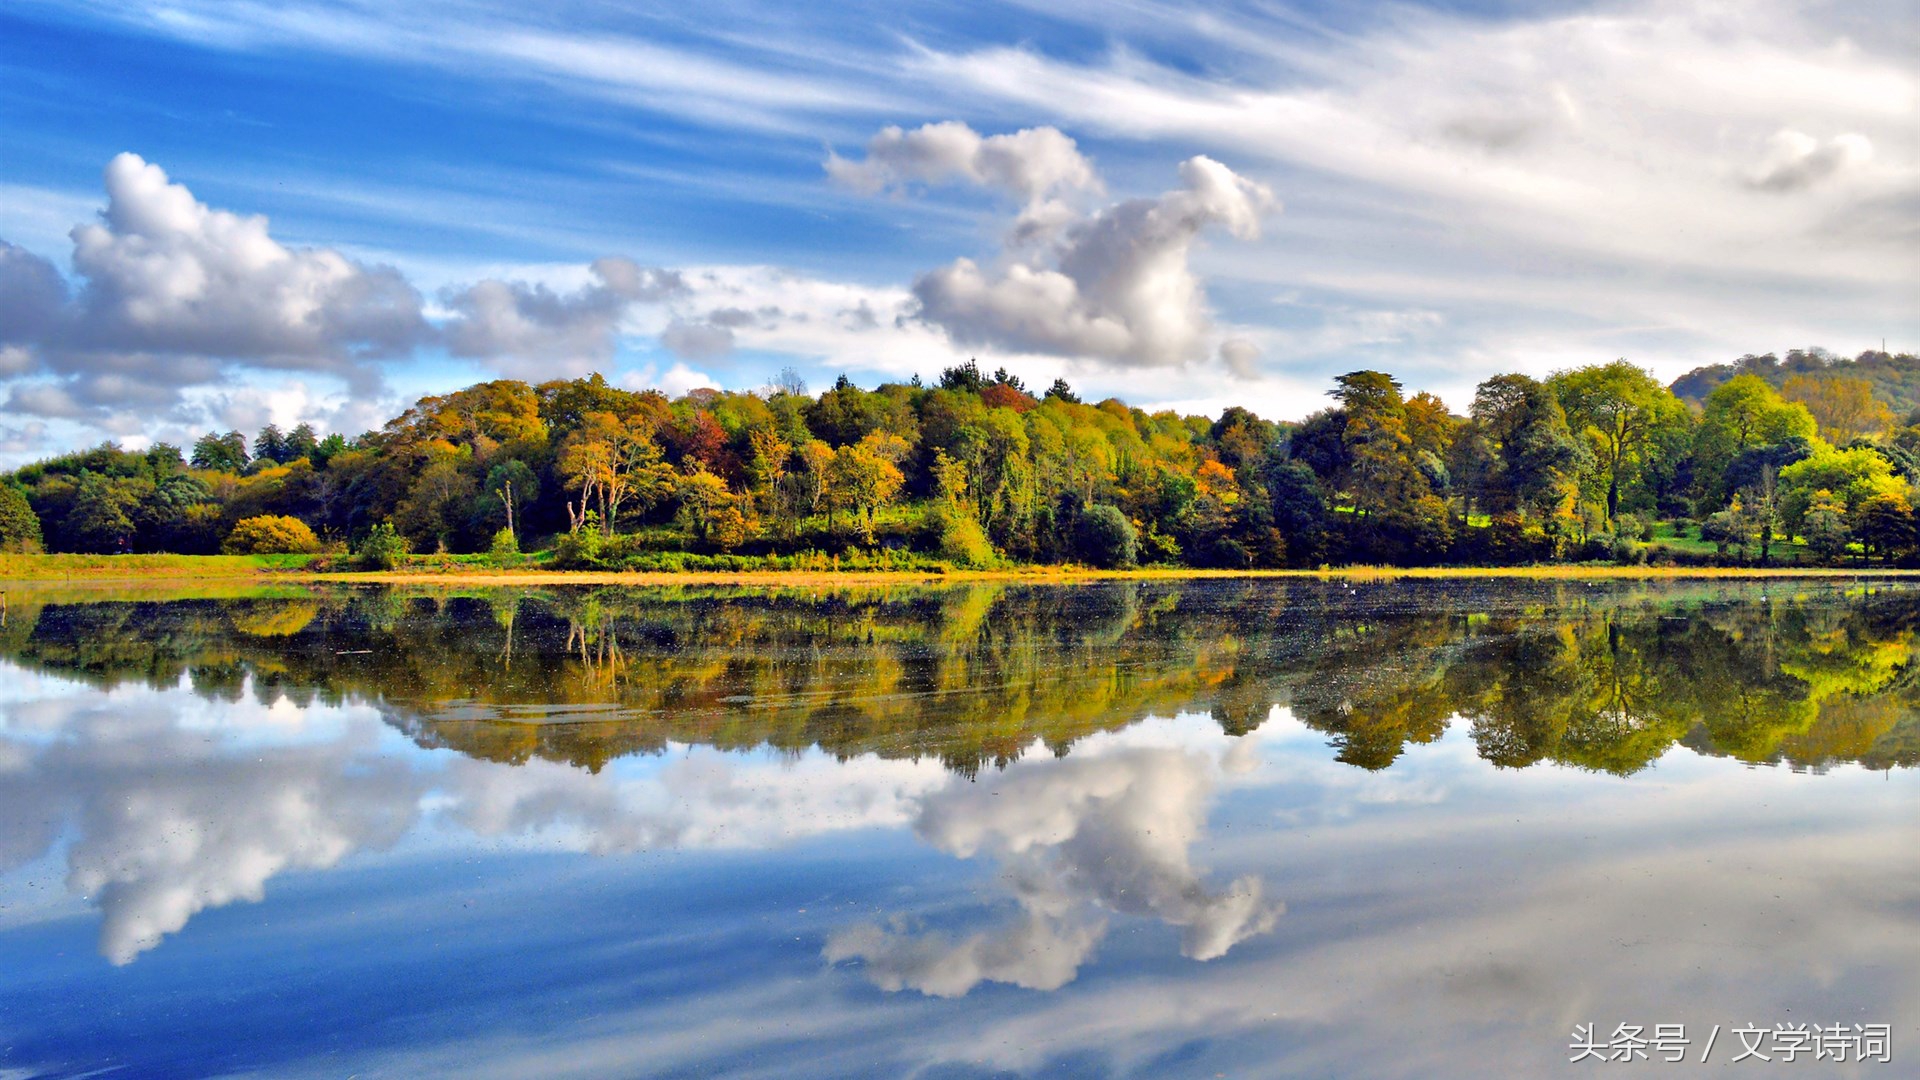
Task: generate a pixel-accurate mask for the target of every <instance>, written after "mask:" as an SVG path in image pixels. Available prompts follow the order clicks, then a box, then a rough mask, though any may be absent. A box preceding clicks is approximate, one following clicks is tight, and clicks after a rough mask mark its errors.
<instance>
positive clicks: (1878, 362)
mask: <svg viewBox="0 0 1920 1080" xmlns="http://www.w3.org/2000/svg"><path fill="white" fill-rule="evenodd" d="M1736 375H1758V376H1760V377H1761V378H1762V379H1765V380H1766V381H1767V382H1768V383H1769V384H1770V385H1772V386H1773V387H1774V388H1775V389H1776V390H1777V389H1781V388H1784V387H1785V386H1786V384H1787V380H1789V379H1791V378H1793V377H1794V376H1796V375H1803V376H1810V377H1823V376H1824V377H1836V376H1837V377H1843V378H1854V379H1865V380H1866V381H1867V383H1868V384H1869V385H1870V386H1871V387H1872V388H1873V396H1874V397H1875V398H1876V399H1878V400H1879V401H1880V402H1881V403H1882V404H1884V405H1886V407H1887V408H1888V410H1890V411H1891V412H1892V414H1893V417H1894V419H1895V421H1897V422H1904V421H1905V420H1906V419H1907V418H1908V417H1910V416H1912V415H1913V413H1914V410H1916V409H1920V357H1916V356H1914V355H1913V354H1912V353H1886V352H1874V351H1871V350H1870V351H1867V352H1863V353H1861V354H1860V355H1859V356H1856V357H1853V358H1852V359H1848V358H1847V357H1844V356H1834V355H1832V354H1830V353H1828V352H1827V351H1825V350H1824V349H1791V350H1789V351H1788V352H1787V356H1786V359H1784V360H1783V359H1781V358H1780V357H1777V356H1775V355H1773V354H1772V353H1766V354H1764V355H1761V356H1754V355H1752V354H1748V355H1746V356H1743V357H1741V358H1740V359H1738V360H1735V361H1733V362H1732V363H1730V364H1710V365H1708V366H1706V367H1697V368H1694V369H1693V370H1692V371H1689V372H1687V373H1686V374H1685V375H1682V376H1680V377H1679V378H1678V379H1675V380H1674V381H1673V392H1674V393H1675V394H1676V395H1678V396H1679V397H1680V398H1681V400H1683V401H1688V402H1691V403H1692V404H1695V405H1698V404H1700V403H1702V402H1704V401H1705V400H1706V399H1707V395H1708V394H1710V393H1712V392H1713V389H1714V387H1716V386H1719V385H1720V384H1721V383H1724V382H1726V381H1727V380H1728V379H1731V378H1733V377H1734V376H1736Z"/></svg>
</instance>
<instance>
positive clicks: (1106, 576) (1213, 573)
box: [313, 566, 1920, 587]
mask: <svg viewBox="0 0 1920 1080" xmlns="http://www.w3.org/2000/svg"><path fill="white" fill-rule="evenodd" d="M313 577H314V578H315V579H317V580H323V581H339V582H363V583H378V584H390V585H444V586H485V585H497V586H516V587H525V586H545V585H628V586H662V585H749V586H752V585H764V586H770V587H773V586H778V587H806V586H844V585H862V584H875V585H883V584H900V583H913V582H1018V583H1029V584H1052V583H1062V584H1067V583H1074V582H1088V581H1141V580H1145V581H1193V580H1206V579H1210V578H1220V579H1248V578H1275V579H1296V580H1297V579H1320V580H1329V579H1331V580H1349V581H1386V580H1401V579H1416V580H1417V579H1430V580H1487V579H1501V578H1506V579H1528V580H1564V581H1595V580H1626V581H1659V580H1675V581H1679V580H1694V579H1704V578H1724V579H1739V578H1754V579H1768V578H1818V577H1837V578H1856V577H1914V578H1920V571H1916V570H1882V569H1865V570H1847V569H1807V568H1793V567H1728V566H1719V567H1675V566H1660V567H1649V566H1521V567H1418V568H1400V567H1385V566H1348V567H1341V568H1338V569H1328V570H1191V569H1146V570H1092V569H1085V568H1079V567H1052V566H1049V567H1028V568H1021V569H1010V570H955V571H949V572H945V573H932V572H920V571H845V572H839V573H835V572H830V571H829V572H820V571H804V570H742V571H733V572H718V571H682V572H659V571H574V572H562V571H552V570H533V571H527V570H494V571H473V570H465V571H460V570H449V571H442V572H435V573H417V572H412V571H408V570H393V571H387V572H384V573H325V574H316V575H313Z"/></svg>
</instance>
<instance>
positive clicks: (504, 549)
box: [487, 529, 520, 563]
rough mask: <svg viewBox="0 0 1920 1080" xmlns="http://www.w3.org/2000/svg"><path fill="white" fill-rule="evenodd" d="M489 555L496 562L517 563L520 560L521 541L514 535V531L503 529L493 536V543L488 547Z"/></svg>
mask: <svg viewBox="0 0 1920 1080" xmlns="http://www.w3.org/2000/svg"><path fill="white" fill-rule="evenodd" d="M487 554H488V555H489V556H491V557H492V558H493V559H494V560H495V561H496V562H507V563H510V562H517V561H519V559H520V540H519V538H518V537H516V536H514V535H513V530H512V529H501V530H500V531H499V532H497V533H494V534H493V542H492V543H490V544H488V545H487Z"/></svg>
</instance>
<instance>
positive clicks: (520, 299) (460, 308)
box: [443, 258, 687, 378]
mask: <svg viewBox="0 0 1920 1080" xmlns="http://www.w3.org/2000/svg"><path fill="white" fill-rule="evenodd" d="M588 271H589V273H591V274H592V276H593V278H594V282H593V283H592V284H589V285H586V286H584V287H582V288H580V289H578V290H576V291H574V292H571V293H558V292H555V291H553V290H552V289H550V288H548V287H547V286H546V285H544V284H528V283H526V282H522V281H499V280H492V279H489V280H485V281H480V282H477V283H475V284H473V285H469V286H466V287H465V288H461V289H456V290H451V291H449V292H448V294H447V295H446V297H445V301H446V304H447V307H448V308H449V309H451V311H452V312H453V316H452V318H450V319H448V320H447V322H446V324H445V325H444V327H443V330H444V333H445V335H446V341H447V348H448V351H450V352H452V353H453V354H454V355H455V356H464V357H472V358H477V359H483V360H489V361H493V362H495V363H496V365H497V366H500V367H502V369H503V370H506V371H508V372H509V373H521V374H526V375H528V377H532V378H553V377H558V376H563V375H584V374H586V373H587V372H588V371H591V370H593V369H594V368H595V367H596V366H600V365H604V364H605V363H606V362H607V361H608V360H610V359H612V357H613V351H614V344H615V339H616V337H617V335H618V333H619V328H620V320H621V319H622V318H623V317H624V316H625V315H626V313H627V312H628V310H629V309H631V308H632V307H633V306H634V305H636V304H649V303H660V302H662V301H665V300H670V299H673V298H675V297H679V296H683V295H685V294H686V292H687V285H686V282H685V281H684V280H683V279H682V278H681V276H680V275H679V274H678V273H675V272H674V271H671V270H665V269H660V268H657V267H642V266H640V265H638V264H636V263H634V262H633V261H631V260H629V259H621V258H604V259H598V260H595V261H594V262H593V263H592V264H591V265H590V266H589V267H588Z"/></svg>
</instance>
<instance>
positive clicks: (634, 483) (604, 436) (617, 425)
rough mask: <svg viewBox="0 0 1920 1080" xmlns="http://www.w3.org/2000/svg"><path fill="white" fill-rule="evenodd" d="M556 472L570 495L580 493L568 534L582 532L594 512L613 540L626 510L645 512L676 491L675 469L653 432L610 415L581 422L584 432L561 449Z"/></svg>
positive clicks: (641, 423) (598, 414)
mask: <svg viewBox="0 0 1920 1080" xmlns="http://www.w3.org/2000/svg"><path fill="white" fill-rule="evenodd" d="M557 467H558V469H559V472H560V475H561V476H562V477H563V478H564V479H565V480H566V484H567V488H568V490H570V491H578V492H579V493H580V502H579V504H578V506H577V507H576V506H575V505H574V504H573V503H572V502H569V503H568V504H567V513H568V531H569V532H576V533H577V532H579V531H580V528H581V526H583V525H584V524H585V523H586V519H587V511H588V510H590V509H591V510H593V511H594V512H595V514H596V515H597V517H598V520H599V523H600V529H601V531H602V532H603V533H605V534H606V535H608V536H611V535H613V532H614V529H615V527H616V525H617V523H618V521H619V517H620V510H621V508H622V507H625V506H627V505H629V504H635V505H638V506H639V507H641V509H643V510H644V509H646V508H648V507H651V506H653V505H654V504H656V503H658V502H659V501H660V500H661V499H662V498H663V497H665V496H666V495H667V494H668V493H669V492H671V491H673V490H674V475H673V468H672V467H671V466H669V465H667V464H666V459H665V455H664V454H663V453H662V451H661V449H660V444H659V443H657V442H655V441H654V438H653V428H652V426H651V425H650V424H648V423H647V422H646V421H645V420H638V419H635V420H624V419H622V418H620V417H619V416H616V415H614V414H613V413H608V412H591V413H587V414H586V415H585V416H583V417H581V422H580V426H579V428H578V429H576V430H575V431H574V432H573V433H572V434H570V435H568V436H567V438H566V440H565V442H564V443H562V445H561V448H560V457H559V460H558V462H557Z"/></svg>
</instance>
